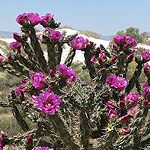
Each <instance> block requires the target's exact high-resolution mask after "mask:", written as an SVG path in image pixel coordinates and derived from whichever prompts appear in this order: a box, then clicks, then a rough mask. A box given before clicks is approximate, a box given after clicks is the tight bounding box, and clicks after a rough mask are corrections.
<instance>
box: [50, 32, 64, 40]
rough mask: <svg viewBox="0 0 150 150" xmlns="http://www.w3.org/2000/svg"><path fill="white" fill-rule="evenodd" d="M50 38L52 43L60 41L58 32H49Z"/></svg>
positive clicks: (60, 35)
mask: <svg viewBox="0 0 150 150" xmlns="http://www.w3.org/2000/svg"><path fill="white" fill-rule="evenodd" d="M50 38H51V39H52V40H53V41H55V42H57V41H59V40H60V39H62V34H61V33H60V32H59V31H54V30H53V31H51V32H50Z"/></svg>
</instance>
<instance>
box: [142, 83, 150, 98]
mask: <svg viewBox="0 0 150 150" xmlns="http://www.w3.org/2000/svg"><path fill="white" fill-rule="evenodd" d="M143 96H144V98H146V99H149V98H150V86H148V85H147V84H145V85H144V91H143Z"/></svg>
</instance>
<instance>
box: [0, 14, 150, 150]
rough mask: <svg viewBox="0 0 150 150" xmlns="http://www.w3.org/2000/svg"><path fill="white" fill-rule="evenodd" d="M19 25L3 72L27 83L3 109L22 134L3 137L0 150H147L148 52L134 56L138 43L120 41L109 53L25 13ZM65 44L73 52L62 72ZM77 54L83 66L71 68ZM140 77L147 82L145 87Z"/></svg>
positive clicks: (51, 22) (127, 39)
mask: <svg viewBox="0 0 150 150" xmlns="http://www.w3.org/2000/svg"><path fill="white" fill-rule="evenodd" d="M16 20H17V22H18V23H19V24H20V25H21V31H22V34H21V35H19V34H16V33H15V34H14V38H15V40H16V42H13V43H10V48H11V51H10V52H9V54H8V55H6V56H7V57H4V56H3V55H1V63H0V67H2V68H3V69H6V70H7V71H8V72H9V73H11V74H12V75H14V76H17V77H20V78H21V79H22V83H21V84H20V85H19V86H18V87H17V88H14V89H12V90H11V92H10V94H9V95H8V98H7V102H0V106H1V107H5V108H11V109H10V110H11V111H12V114H13V116H14V117H15V119H16V122H17V123H18V125H19V126H20V128H21V130H22V132H23V133H22V132H21V133H20V134H18V135H16V136H13V135H12V136H10V135H9V134H7V132H6V133H1V134H0V146H1V148H2V147H4V146H5V145H11V144H16V146H18V145H22V146H24V147H25V149H26V150H31V149H32V150H37V149H39V148H40V147H42V149H47V150H52V149H54V150H57V149H62V150H80V149H83V150H91V149H94V150H104V149H106V150H107V149H108V150H112V149H114V150H118V149H137V150H138V149H140V148H141V147H142V148H146V147H147V146H148V144H149V141H150V140H149V131H150V128H149V126H148V124H149V123H146V124H145V122H147V121H148V119H149V99H150V71H149V68H150V64H149V61H150V52H148V51H142V53H141V54H140V55H137V56H136V55H134V54H135V49H136V46H137V42H136V40H135V39H134V38H132V37H129V36H126V35H120V36H116V37H114V39H113V42H112V43H113V44H112V47H111V49H110V50H106V49H105V47H104V46H103V45H100V46H99V47H96V44H95V43H93V42H91V41H89V40H87V39H85V38H84V37H82V36H78V35H70V36H67V37H66V36H65V35H64V34H61V33H60V32H59V31H58V30H56V29H57V28H58V27H59V25H60V24H59V23H56V22H55V20H54V18H53V15H51V14H46V15H45V16H42V17H40V16H39V15H38V14H37V13H25V14H21V15H19V16H18V17H17V19H16ZM37 24H41V25H42V26H43V27H44V32H43V34H42V38H41V39H39V38H38V37H37V35H36V31H35V26H36V25H37ZM41 43H42V44H45V45H46V51H44V50H43V49H42V48H41ZM64 44H67V45H68V46H70V52H69V54H68V56H67V58H66V60H65V62H64V64H60V61H61V56H62V52H63V48H64ZM77 50H80V51H83V52H84V58H85V62H84V65H83V64H81V63H78V62H77V63H73V58H74V56H75V55H76V51H77ZM45 52H46V53H47V56H48V58H47V59H46V58H45V56H44V54H45ZM72 68H74V69H75V70H74V69H72ZM132 72H133V73H132ZM143 72H144V73H143ZM142 73H143V75H144V74H145V80H142V81H141V80H140V78H141V74H142ZM85 79H86V80H87V81H88V82H87V81H85ZM141 82H142V83H141ZM143 82H144V83H143ZM5 123H7V121H5V122H3V123H2V124H5ZM4 126H5V125H4ZM10 130H11V129H10ZM47 138H48V139H49V140H48V141H47ZM94 140H95V141H96V144H94V143H95V141H94ZM44 146H45V147H44Z"/></svg>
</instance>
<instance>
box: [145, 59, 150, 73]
mask: <svg viewBox="0 0 150 150" xmlns="http://www.w3.org/2000/svg"><path fill="white" fill-rule="evenodd" d="M144 73H145V74H146V75H147V74H150V62H148V63H145V65H144Z"/></svg>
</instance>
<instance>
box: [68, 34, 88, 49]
mask: <svg viewBox="0 0 150 150" xmlns="http://www.w3.org/2000/svg"><path fill="white" fill-rule="evenodd" d="M71 46H72V48H73V49H76V50H82V49H84V48H86V47H87V39H84V38H83V37H81V36H80V37H76V38H75V39H74V40H73V41H72V43H71Z"/></svg>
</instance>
